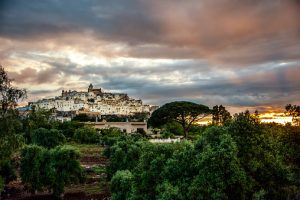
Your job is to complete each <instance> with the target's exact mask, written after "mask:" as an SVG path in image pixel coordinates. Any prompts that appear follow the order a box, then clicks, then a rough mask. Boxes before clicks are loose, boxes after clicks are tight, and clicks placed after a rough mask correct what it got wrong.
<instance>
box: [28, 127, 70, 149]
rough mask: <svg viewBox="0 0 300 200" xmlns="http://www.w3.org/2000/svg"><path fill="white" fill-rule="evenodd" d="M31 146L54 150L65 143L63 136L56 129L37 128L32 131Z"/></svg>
mask: <svg viewBox="0 0 300 200" xmlns="http://www.w3.org/2000/svg"><path fill="white" fill-rule="evenodd" d="M31 141H32V143H33V144H36V145H40V146H43V147H46V148H54V147H56V146H58V145H62V144H64V143H65V142H66V138H65V136H64V135H63V134H62V133H61V132H60V131H58V130H56V129H50V130H48V129H45V128H39V129H36V130H34V131H33V133H32V136H31Z"/></svg>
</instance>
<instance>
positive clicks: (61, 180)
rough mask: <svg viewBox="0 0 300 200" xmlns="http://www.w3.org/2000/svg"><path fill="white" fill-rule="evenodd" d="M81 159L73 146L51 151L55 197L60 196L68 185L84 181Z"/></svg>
mask: <svg viewBox="0 0 300 200" xmlns="http://www.w3.org/2000/svg"><path fill="white" fill-rule="evenodd" d="M79 158H80V153H79V151H78V150H77V149H75V148H73V147H71V146H67V145H66V146H58V147H56V148H54V149H52V150H51V163H50V164H51V169H52V173H53V174H52V176H51V177H52V185H51V188H52V189H53V194H54V195H55V196H60V195H61V194H62V193H63V192H64V187H65V186H66V185H70V184H71V183H79V182H82V181H83V180H84V174H83V170H82V167H81V166H80V162H79Z"/></svg>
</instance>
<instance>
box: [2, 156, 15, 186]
mask: <svg viewBox="0 0 300 200" xmlns="http://www.w3.org/2000/svg"><path fill="white" fill-rule="evenodd" d="M0 176H1V177H3V180H4V182H5V183H6V184H7V183H9V182H10V181H13V180H15V179H16V178H17V176H16V170H15V166H13V164H12V161H10V160H4V161H2V162H0Z"/></svg>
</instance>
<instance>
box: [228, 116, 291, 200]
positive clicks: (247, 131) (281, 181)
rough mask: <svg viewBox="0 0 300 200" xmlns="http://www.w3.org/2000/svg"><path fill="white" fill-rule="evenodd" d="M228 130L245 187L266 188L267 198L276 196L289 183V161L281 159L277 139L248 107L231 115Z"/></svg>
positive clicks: (253, 188) (257, 189)
mask: <svg viewBox="0 0 300 200" xmlns="http://www.w3.org/2000/svg"><path fill="white" fill-rule="evenodd" d="M228 130H229V133H230V135H231V136H232V137H233V138H234V140H235V141H236V144H237V146H238V149H239V152H238V158H239V159H240V163H242V166H243V168H244V169H245V172H246V174H247V177H248V180H247V181H248V184H249V187H250V188H251V189H252V190H254V191H260V190H262V189H263V190H265V191H268V194H267V197H268V198H273V199H274V198H275V197H276V196H277V197H278V196H280V195H281V194H282V193H283V191H282V189H283V188H284V187H285V186H286V185H290V184H291V183H290V181H291V180H290V177H291V176H292V174H291V170H290V167H289V164H288V163H284V159H283V156H282V153H281V152H280V149H281V147H280V145H281V143H280V142H279V141H278V139H276V138H275V137H273V136H272V135H271V134H269V130H267V129H266V128H264V127H263V126H262V125H261V124H260V123H259V121H258V120H257V119H256V118H255V117H253V116H251V115H250V113H249V112H248V111H246V112H245V113H239V114H237V115H235V116H234V119H233V121H232V122H231V123H230V125H229V126H228Z"/></svg>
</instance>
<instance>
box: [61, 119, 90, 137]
mask: <svg viewBox="0 0 300 200" xmlns="http://www.w3.org/2000/svg"><path fill="white" fill-rule="evenodd" d="M83 126H84V124H82V123H79V122H77V121H67V122H63V123H60V124H59V126H58V129H59V130H61V131H62V133H63V135H64V136H65V137H66V138H67V139H68V140H70V139H72V138H73V136H74V133H75V131H76V129H78V128H82V127H83Z"/></svg>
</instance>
